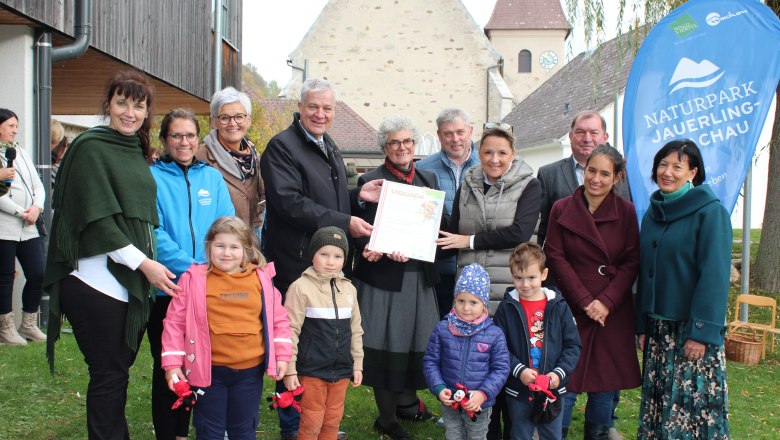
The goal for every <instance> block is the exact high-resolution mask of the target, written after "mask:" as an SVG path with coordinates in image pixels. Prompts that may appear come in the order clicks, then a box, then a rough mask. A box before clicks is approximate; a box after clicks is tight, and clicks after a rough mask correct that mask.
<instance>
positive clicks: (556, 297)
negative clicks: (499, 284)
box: [504, 287, 563, 303]
mask: <svg viewBox="0 0 780 440" xmlns="http://www.w3.org/2000/svg"><path fill="white" fill-rule="evenodd" d="M542 293H544V296H546V297H547V301H548V302H549V303H553V302H558V301H562V300H563V296H562V295H561V293H560V292H558V290H557V289H549V288H547V287H542ZM519 297H520V294H519V293H517V289H513V288H511V287H507V289H506V293H504V299H505V300H511V301H514V302H520V301H519V300H518V298H519Z"/></svg>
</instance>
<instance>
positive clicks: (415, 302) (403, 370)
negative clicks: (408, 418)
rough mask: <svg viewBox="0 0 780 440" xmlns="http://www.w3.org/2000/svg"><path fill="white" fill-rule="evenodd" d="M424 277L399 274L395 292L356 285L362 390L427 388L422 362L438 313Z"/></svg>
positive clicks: (430, 289)
mask: <svg viewBox="0 0 780 440" xmlns="http://www.w3.org/2000/svg"><path fill="white" fill-rule="evenodd" d="M410 266H416V267H420V266H419V264H414V263H413V264H410ZM424 278H425V277H424V276H423V274H422V272H421V271H419V270H417V271H406V272H404V280H403V285H402V287H401V291H400V292H394V291H390V290H384V289H380V288H377V287H374V286H370V285H368V284H366V283H361V282H356V283H355V284H356V286H357V291H358V303H359V304H360V316H361V319H362V322H363V331H364V332H365V333H364V334H363V352H364V354H365V357H364V359H363V385H367V386H370V387H376V388H382V389H386V390H390V391H397V392H400V391H405V390H422V389H426V388H427V385H426V383H425V377H424V376H423V370H422V358H423V354H425V347H426V346H427V345H428V339H429V338H430V336H431V332H432V331H433V328H434V327H435V326H436V324H437V323H438V322H439V312H438V306H437V304H436V295H435V294H434V292H433V287H425V280H424Z"/></svg>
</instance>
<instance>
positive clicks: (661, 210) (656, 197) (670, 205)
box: [647, 184, 720, 223]
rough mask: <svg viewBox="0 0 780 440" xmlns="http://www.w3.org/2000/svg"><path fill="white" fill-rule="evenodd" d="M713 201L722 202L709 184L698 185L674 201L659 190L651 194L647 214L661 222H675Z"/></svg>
mask: <svg viewBox="0 0 780 440" xmlns="http://www.w3.org/2000/svg"><path fill="white" fill-rule="evenodd" d="M712 203H720V200H719V199H718V197H717V196H716V195H715V193H714V192H712V189H711V188H710V186H709V185H707V184H702V185H699V186H696V187H694V188H693V189H691V190H690V191H688V193H687V194H685V195H684V196H682V197H680V198H678V199H675V200H672V201H666V200H664V198H663V196H661V191H660V190H657V191H655V192H654V193H653V194H652V195H651V196H650V208H649V209H648V210H647V215H648V216H649V217H650V219H652V220H653V221H656V222H659V223H666V222H673V221H676V220H679V219H681V218H683V217H687V216H689V215H692V214H694V213H696V212H697V211H699V210H700V209H702V208H703V207H705V206H707V205H709V204H712Z"/></svg>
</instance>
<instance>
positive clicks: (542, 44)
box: [485, 0, 571, 102]
mask: <svg viewBox="0 0 780 440" xmlns="http://www.w3.org/2000/svg"><path fill="white" fill-rule="evenodd" d="M569 32H571V26H570V25H569V22H568V21H567V20H566V16H565V15H564V13H563V7H562V6H561V3H560V0H497V1H496V6H495V7H494V8H493V14H492V15H491V16H490V20H489V21H488V23H487V25H485V35H487V37H488V39H489V40H490V41H491V43H493V46H494V47H495V48H496V50H497V51H498V52H499V53H500V54H501V56H502V57H503V59H504V71H503V77H504V80H505V81H506V83H507V85H508V86H509V89H510V90H511V91H512V95H514V99H515V100H516V101H518V102H519V101H522V100H523V99H525V97H527V96H528V95H530V94H531V92H533V91H534V90H536V88H537V87H539V86H540V85H541V84H542V83H543V82H545V81H546V80H547V79H548V78H550V77H551V76H552V75H553V74H555V72H557V71H558V70H559V69H560V68H561V66H563V64H564V57H565V53H564V50H565V41H566V37H567V36H568V35H569Z"/></svg>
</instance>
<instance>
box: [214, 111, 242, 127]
mask: <svg viewBox="0 0 780 440" xmlns="http://www.w3.org/2000/svg"><path fill="white" fill-rule="evenodd" d="M231 119H232V120H234V121H236V124H238V125H241V124H243V123H244V121H245V120H246V115H245V114H243V113H238V114H235V115H233V116H230V115H219V116H217V121H219V123H220V124H222V125H228V124H230V120H231Z"/></svg>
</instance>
